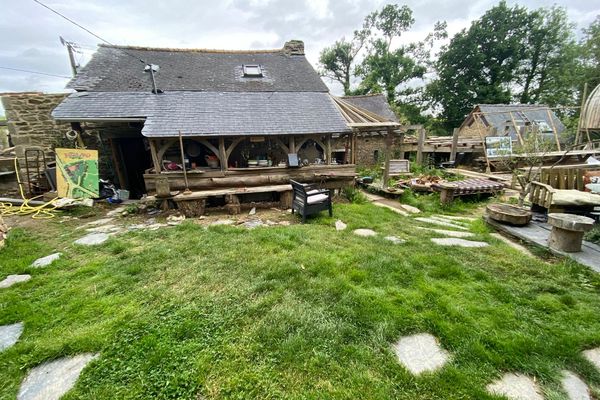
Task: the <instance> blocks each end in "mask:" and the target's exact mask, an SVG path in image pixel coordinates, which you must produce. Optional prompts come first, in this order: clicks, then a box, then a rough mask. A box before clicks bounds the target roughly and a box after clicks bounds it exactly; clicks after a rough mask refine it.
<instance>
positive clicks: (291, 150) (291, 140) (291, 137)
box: [289, 135, 296, 154]
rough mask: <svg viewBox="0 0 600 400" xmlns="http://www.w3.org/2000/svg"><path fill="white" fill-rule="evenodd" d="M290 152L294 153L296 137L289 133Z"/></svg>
mask: <svg viewBox="0 0 600 400" xmlns="http://www.w3.org/2000/svg"><path fill="white" fill-rule="evenodd" d="M289 148H290V153H292V154H293V153H296V138H294V135H290V145H289Z"/></svg>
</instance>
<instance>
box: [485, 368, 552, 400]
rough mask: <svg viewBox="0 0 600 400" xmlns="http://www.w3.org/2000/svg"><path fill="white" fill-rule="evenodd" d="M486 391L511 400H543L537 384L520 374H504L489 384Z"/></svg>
mask: <svg viewBox="0 0 600 400" xmlns="http://www.w3.org/2000/svg"><path fill="white" fill-rule="evenodd" d="M487 391H488V392H490V393H491V394H495V395H498V396H505V397H507V398H509V399H511V400H544V397H543V396H542V394H541V391H540V388H539V386H538V385H537V383H535V381H534V380H533V379H531V378H530V377H528V376H525V375H522V374H513V373H508V374H505V375H504V376H503V377H502V378H501V379H499V380H497V381H495V382H493V383H490V384H489V385H488V386H487Z"/></svg>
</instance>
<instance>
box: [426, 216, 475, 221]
mask: <svg viewBox="0 0 600 400" xmlns="http://www.w3.org/2000/svg"><path fill="white" fill-rule="evenodd" d="M434 217H438V218H443V219H449V220H451V221H457V222H465V221H469V222H473V221H477V218H474V217H461V216H460V215H441V214H440V215H434Z"/></svg>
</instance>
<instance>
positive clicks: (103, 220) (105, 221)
mask: <svg viewBox="0 0 600 400" xmlns="http://www.w3.org/2000/svg"><path fill="white" fill-rule="evenodd" d="M113 220H114V218H101V219H97V220H95V221H90V222H88V223H87V224H85V225H84V226H100V225H106V224H108V223H109V222H112V221H113Z"/></svg>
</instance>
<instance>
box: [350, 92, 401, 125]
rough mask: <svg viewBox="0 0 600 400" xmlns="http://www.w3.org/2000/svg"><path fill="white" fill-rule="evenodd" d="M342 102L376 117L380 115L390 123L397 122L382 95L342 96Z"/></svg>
mask: <svg viewBox="0 0 600 400" xmlns="http://www.w3.org/2000/svg"><path fill="white" fill-rule="evenodd" d="M341 98H342V99H343V100H345V101H347V102H348V103H350V104H352V105H355V106H357V107H360V108H364V109H365V110H367V111H371V112H372V113H375V114H377V115H381V116H382V117H385V118H387V119H389V120H390V121H394V122H398V117H397V116H396V114H395V113H394V112H393V111H392V108H391V107H390V104H389V103H388V101H387V99H386V98H385V95H383V94H367V95H363V96H342V97H341Z"/></svg>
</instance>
